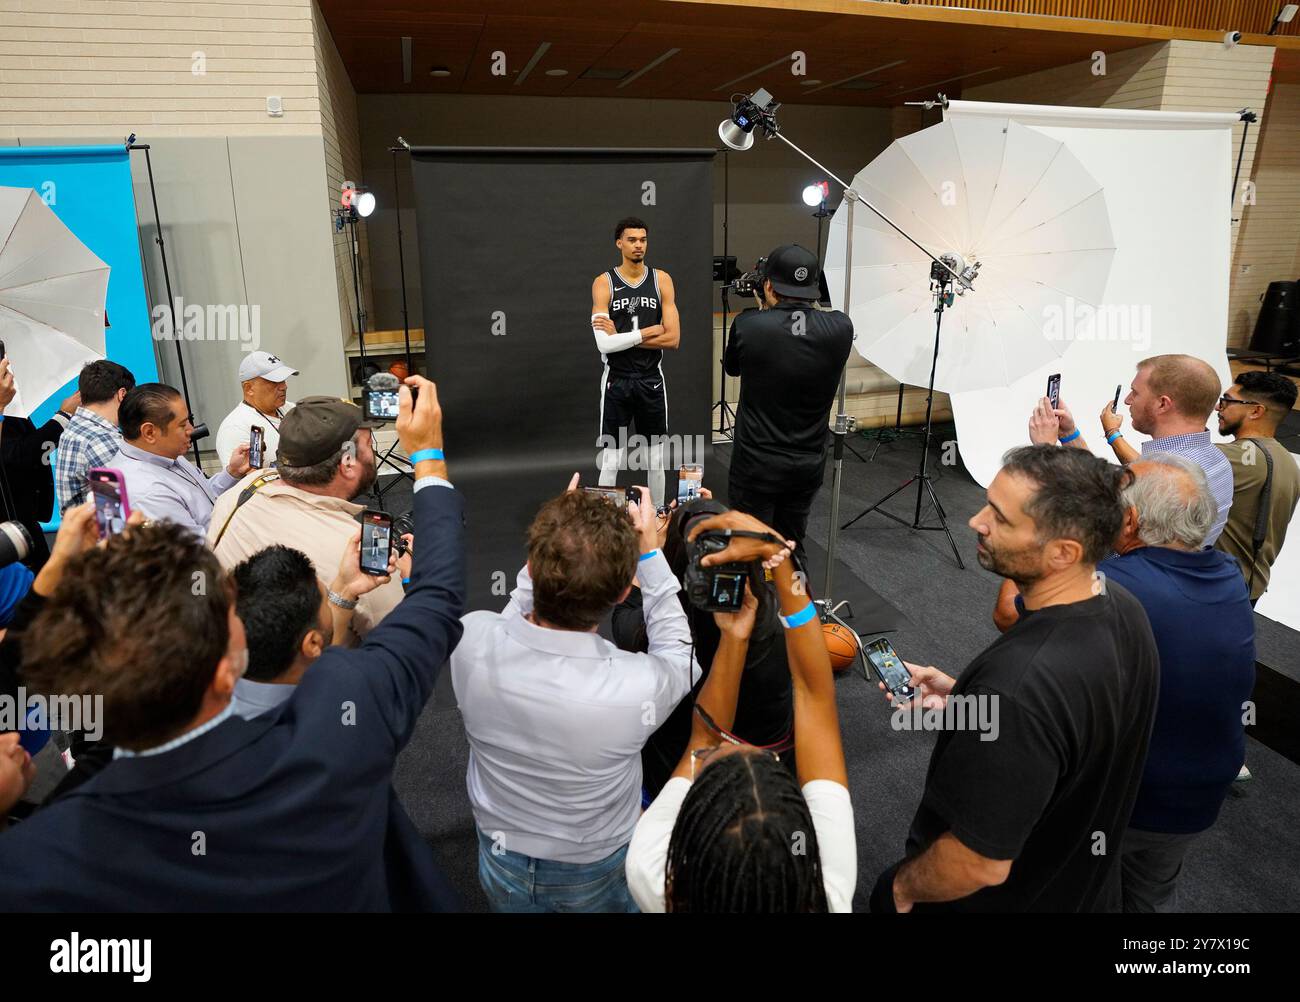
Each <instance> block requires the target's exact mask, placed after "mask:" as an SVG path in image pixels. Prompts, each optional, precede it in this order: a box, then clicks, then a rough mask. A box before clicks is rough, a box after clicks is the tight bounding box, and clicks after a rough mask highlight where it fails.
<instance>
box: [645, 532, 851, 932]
mask: <svg viewBox="0 0 1300 1002" xmlns="http://www.w3.org/2000/svg"><path fill="white" fill-rule="evenodd" d="M724 529H743V530H748V531H751V532H757V533H767V534H770V535H775V534H774V533H772V530H771V529H769V528H768V527H767V526H766V525H764V524H763V523H761V522H759V521H758V520H757V519H756V518H754V517H753V516H750V515H745V514H742V513H741V512H736V511H729V512H727V513H725V514H722V515H718V516H715V517H713V518H710V519H707V520H705V521H704V522H702V523H701V524H700V525H698V526H696V527H694V528H693V529H692V532H691V538H692V539H694V538H695V537H696V536H697V535H699V533H701V532H708V531H719V530H724ZM791 548H792V546H791V544H789V543H772V542H766V541H764V540H761V539H753V538H747V537H733V538H732V539H731V541H730V544H729V545H728V547H727V548H726V549H725V550H723V551H722V552H720V553H716V554H711V555H709V556H706V557H705V558H704V559H703V561H702V563H703V564H704V565H711V564H718V563H727V562H731V561H737V562H745V561H750V560H755V559H761V560H762V561H763V565H764V567H767V568H768V569H770V570H771V571H772V579H773V582H774V583H775V585H776V591H777V597H778V599H779V600H780V605H781V623H782V625H783V626H784V627H785V631H784V632H785V642H786V650H787V655H788V660H789V664H790V675H791V679H792V682H793V688H794V719H795V725H794V735H795V737H794V749H795V752H796V755H795V760H796V767H797V769H798V773H799V778H798V781H797V782H796V781H795V779H794V778H793V777H792V776H791V775H790V771H789V770H788V769H787V768H786V767H785V766H784V765H783V764H782V763H780V762H779V761H778V760H777V756H776V755H775V754H774V753H773V751H772V750H771V749H767V748H757V747H754V746H752V745H747V744H744V743H743V742H741V741H740V740H739V739H738V738H736V737H735V736H734V735H733V734H732V733H731V727H732V723H733V720H734V717H735V712H736V698H737V694H738V692H739V689H740V679H741V674H742V671H743V669H744V664H745V652H746V647H747V645H748V642H749V636H750V633H751V631H752V630H753V628H754V619H755V613H756V611H757V609H758V603H757V600H756V599H755V597H754V596H753V595H752V594H748V593H747V594H746V596H745V605H744V608H743V609H741V610H740V611H739V612H735V613H715V614H714V615H715V618H716V620H717V623H718V629H719V630H720V632H721V634H722V639H721V641H720V643H719V645H718V650H717V654H716V655H715V656H714V659H713V666H712V668H711V670H710V672H709V677H708V680H707V681H706V682H705V684H704V687H703V688H702V689H701V690H700V693H699V696H698V697H697V699H696V703H695V712H694V719H693V724H692V731H691V740H690V743H689V744H688V746H687V748H686V751H685V753H684V754H683V755H682V758H681V761H680V762H679V763H678V765H677V768H676V770H675V771H674V772H673V777H672V779H670V780H669V781H668V783H667V784H666V785H665V786H664V788H663V790H662V792H660V794H659V796H658V797H656V798H655V800H654V802H653V803H652V804H651V805H650V807H649V808H648V809H647V810H646V812H645V813H644V814H643V815H642V816H641V820H640V822H639V823H638V824H637V827H636V831H635V833H634V834H633V836H632V842H631V844H630V845H629V846H628V853H627V882H628V889H629V890H630V891H631V892H632V896H633V898H635V900H636V903H637V905H638V906H639V907H640V908H641V910H642V911H646V912H651V911H672V912H729V913H772V912H825V911H832V912H847V911H849V910H850V909H851V906H852V902H853V891H854V888H855V886H856V884H857V847H856V844H855V842H854V834H853V809H852V805H851V804H850V801H849V791H848V785H847V782H848V776H847V774H846V771H845V767H844V749H843V745H842V743H841V740H840V728H839V718H838V714H837V712H836V708H835V683H834V679H833V677H832V673H831V665H830V657H829V655H828V654H827V653H826V646H825V642H824V641H823V639H822V632H821V623H820V621H819V620H818V617H817V614H816V608H815V607H814V606H813V605H812V603H811V602H810V601H809V600H808V596H807V594H806V592H805V590H804V588H803V587H802V585H801V584H800V583H799V581H798V579H797V578H796V576H795V574H794V571H793V568H792V567H791V564H790V563H789V561H788V560H787V559H786V558H787V557H789V555H790V550H791Z"/></svg>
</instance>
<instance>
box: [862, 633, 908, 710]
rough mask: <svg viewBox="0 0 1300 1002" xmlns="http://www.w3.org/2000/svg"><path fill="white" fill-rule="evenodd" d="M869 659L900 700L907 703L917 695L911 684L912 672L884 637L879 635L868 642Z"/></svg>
mask: <svg viewBox="0 0 1300 1002" xmlns="http://www.w3.org/2000/svg"><path fill="white" fill-rule="evenodd" d="M867 661H868V662H869V663H870V664H871V668H872V670H873V671H874V672H875V673H876V675H877V676H878V677H879V678H880V681H882V682H884V683H885V688H886V689H887V690H888V691H889V692H891V693H893V696H894V699H896V700H897V701H898V702H900V703H906V702H907V701H908V700H910V699H911V698H912V697H913V696H914V695H916V690H915V689H913V688H912V685H911V681H912V673H911V672H909V671H908V670H907V666H906V665H905V664H903V659H902V658H900V657H899V656H898V652H897V651H895V650H894V648H893V645H892V644H890V642H889V641H888V640H886V639H885V638H884V637H878V638H877V639H875V640H873V641H871V643H869V644H867Z"/></svg>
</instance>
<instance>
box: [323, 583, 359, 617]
mask: <svg viewBox="0 0 1300 1002" xmlns="http://www.w3.org/2000/svg"><path fill="white" fill-rule="evenodd" d="M326 594H327V596H328V598H329V601H330V605H337V606H338V607H339V608H340V609H346V610H347V611H348V612H351V611H352V610H353V609H355V608H356V607H357V600H356V599H355V598H354V599H346V598H344V597H343V596H342V595H340V594H339V593H338V592H336V591H335V590H334V589H333V588H328V589H326Z"/></svg>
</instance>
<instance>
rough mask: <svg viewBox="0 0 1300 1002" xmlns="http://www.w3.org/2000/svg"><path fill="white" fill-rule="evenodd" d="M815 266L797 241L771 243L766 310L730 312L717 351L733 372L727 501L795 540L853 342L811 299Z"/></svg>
mask: <svg viewBox="0 0 1300 1002" xmlns="http://www.w3.org/2000/svg"><path fill="white" fill-rule="evenodd" d="M818 273H819V272H818V267H817V256H816V255H815V254H813V253H812V252H811V251H808V250H805V249H804V248H803V247H800V246H798V245H797V244H791V245H788V246H785V247H778V248H777V249H776V250H774V251H772V253H771V254H769V255H768V257H767V268H766V272H765V275H764V282H763V298H764V302H765V303H766V305H767V308H766V309H762V310H746V311H745V312H743V313H742V314H740V316H738V317H736V319H735V322H734V323H733V324H732V325H731V336H730V338H729V339H728V341H727V351H726V354H725V356H724V358H723V367H724V368H725V369H726V371H727V374H728V375H730V376H739V377H740V405H739V406H738V407H737V408H736V431H735V438H734V441H735V448H734V450H733V451H732V454H731V478H730V482H729V483H728V485H727V490H728V497H729V500H730V501H731V505H732V507H733V508H736V509H738V510H739V511H743V512H748V513H749V514H750V515H753V516H754V517H755V518H757V519H758V520H759V521H760V522H764V523H766V524H767V525H770V526H772V528H774V529H775V530H776V531H777V532H779V533H780V534H781V535H782V536H784V537H785V538H786V539H789V540H792V541H794V542H795V543H796V544H802V543H803V537H804V533H805V532H806V531H807V529H808V511H809V509H810V508H811V507H812V502H813V498H814V497H816V495H817V491H818V490H819V489H820V488H821V485H822V474H823V471H824V469H825V466H826V442H827V439H828V438H829V430H828V416H829V414H830V409H831V403H832V401H834V399H835V391H836V389H837V387H838V386H839V381H840V373H841V372H843V371H844V364H845V363H846V362H847V361H848V358H849V351H850V349H851V348H852V347H853V321H851V320H850V319H849V318H848V317H847V316H845V315H844V314H843V313H841V312H839V311H838V310H819V309H817V307H816V299H817V295H818V292H819V285H818ZM802 552H803V550H802V546H800V547H799V548H796V550H795V553H796V554H801V553H802Z"/></svg>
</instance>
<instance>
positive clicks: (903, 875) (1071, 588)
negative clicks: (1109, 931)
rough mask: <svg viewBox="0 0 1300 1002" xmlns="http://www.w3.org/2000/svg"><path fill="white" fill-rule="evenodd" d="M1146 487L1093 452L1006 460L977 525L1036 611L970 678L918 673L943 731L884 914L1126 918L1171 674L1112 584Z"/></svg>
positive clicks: (889, 880) (988, 554)
mask: <svg viewBox="0 0 1300 1002" xmlns="http://www.w3.org/2000/svg"><path fill="white" fill-rule="evenodd" d="M1131 476H1132V474H1131V473H1130V472H1129V471H1128V470H1126V469H1125V468H1123V467H1116V466H1112V465H1111V464H1109V463H1106V462H1105V461H1104V460H1101V459H1098V458H1096V457H1095V456H1093V455H1092V454H1091V453H1085V452H1081V451H1080V450H1077V449H1058V448H1056V447H1054V446H1046V445H1043V446H1025V447H1023V448H1019V449H1013V450H1012V451H1011V452H1009V453H1007V455H1006V457H1005V459H1004V464H1003V467H1002V470H1001V471H1000V472H999V473H998V475H997V477H996V478H995V479H994V481H993V483H992V484H990V485H989V489H988V503H987V504H986V505H985V507H984V508H983V509H981V511H980V512H979V513H978V514H977V515H976V516H975V517H974V518H972V519H971V521H970V525H971V527H972V528H973V529H974V530H975V531H976V532H977V533H978V534H979V537H980V542H979V546H978V548H977V550H976V555H977V557H978V559H979V562H980V564H981V565H982V566H983V567H984V568H985V569H987V570H991V571H993V572H994V573H996V574H1000V575H1002V576H1003V577H1006V578H1010V579H1011V580H1013V581H1015V582H1016V584H1017V585H1018V587H1019V589H1020V592H1021V594H1022V595H1023V597H1024V603H1025V610H1026V611H1025V614H1024V615H1022V617H1021V619H1020V621H1019V622H1017V623H1016V624H1015V625H1014V626H1012V627H1011V629H1009V630H1008V631H1007V632H1006V633H1005V634H1003V635H1002V637H1000V638H999V639H998V640H996V641H994V642H993V644H992V645H991V646H989V647H988V648H987V649H986V650H985V651H984V652H983V653H982V654H980V655H979V656H978V657H976V658H975V660H974V661H973V662H971V664H970V666H969V667H968V668H967V669H966V670H965V671H964V672H963V673H962V675H961V678H960V680H954V679H953V678H951V677H949V676H947V675H945V674H943V673H942V672H940V671H938V670H937V669H935V668H923V667H920V666H917V665H911V664H909V665H908V668H909V670H910V671H911V673H912V681H913V684H914V685H917V684H919V685H920V687H921V701H920V702H921V707H925V708H927V709H928V710H929V711H930V712H931V713H932V714H933V715H934V718H935V723H937V721H938V719H939V718H940V717H942V720H943V725H944V726H943V730H942V732H941V733H940V734H939V737H938V740H937V741H936V743H935V747H934V752H933V754H932V755H931V757H930V767H929V770H928V772H927V773H926V781H925V792H924V793H923V795H922V797H921V804H920V807H919V808H918V809H917V812H916V816H915V818H914V819H913V821H912V829H911V832H910V833H909V835H908V839H907V849H906V858H905V859H904V860H903V861H902V862H901V863H898V864H896V865H895V866H893V867H890V868H889V869H888V870H886V871H885V873H884V874H882V875H881V878H880V880H879V881H877V884H876V889H875V891H874V892H873V893H872V896H871V906H872V910H873V911H893V910H895V909H896V910H898V911H909V910H911V909H912V908H913V907H916V908H917V910H927V909H929V910H950V911H1034V912H1076V911H1118V910H1119V895H1118V889H1119V888H1118V866H1117V865H1116V864H1117V862H1118V860H1119V855H1120V842H1121V839H1122V837H1123V835H1124V831H1125V828H1126V827H1127V824H1128V820H1129V815H1130V814H1131V813H1132V810H1133V804H1134V801H1135V799H1136V797H1137V792H1138V788H1139V786H1140V784H1141V781H1142V770H1143V765H1144V763H1145V760H1146V753H1147V743H1148V740H1149V739H1150V735H1151V726H1152V722H1153V721H1154V719H1155V708H1156V695H1157V689H1158V685H1159V670H1160V664H1159V657H1158V654H1157V652H1156V646H1155V640H1154V638H1153V636H1152V633H1151V626H1150V624H1149V623H1148V621H1147V617H1146V613H1145V612H1144V611H1143V609H1142V606H1141V605H1140V604H1139V603H1138V601H1137V599H1135V598H1134V597H1133V596H1132V595H1131V594H1129V593H1128V592H1127V591H1125V590H1124V589H1123V588H1122V587H1121V586H1119V585H1118V584H1115V583H1114V582H1109V581H1106V580H1105V579H1102V578H1099V577H1097V576H1096V574H1095V568H1096V564H1097V561H1098V560H1100V559H1101V558H1103V557H1104V556H1106V554H1107V553H1108V552H1110V550H1111V549H1112V546H1113V544H1114V541H1115V538H1116V536H1117V535H1118V533H1119V530H1120V528H1121V526H1122V523H1123V516H1124V507H1123V502H1122V501H1121V496H1120V492H1121V490H1122V489H1123V487H1124V486H1125V485H1126V484H1127V483H1128V480H1129V479H1130V478H1131ZM915 702H916V701H915V700H913V703H915ZM921 707H910V706H908V707H900V708H899V709H898V710H896V711H895V714H896V721H895V722H896V725H897V724H898V722H899V721H900V720H902V721H904V724H903V725H904V726H906V725H907V722H911V721H916V720H917V719H918V714H919V712H920V709H921ZM958 710H960V711H961V712H954V711H958ZM974 720H979V721H980V723H981V724H985V723H989V724H991V726H986V727H981V728H979V729H975V728H972V727H971V726H970V725H971V722H972V721H974ZM963 722H964V726H963ZM913 726H915V724H913ZM929 726H935V724H929Z"/></svg>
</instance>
